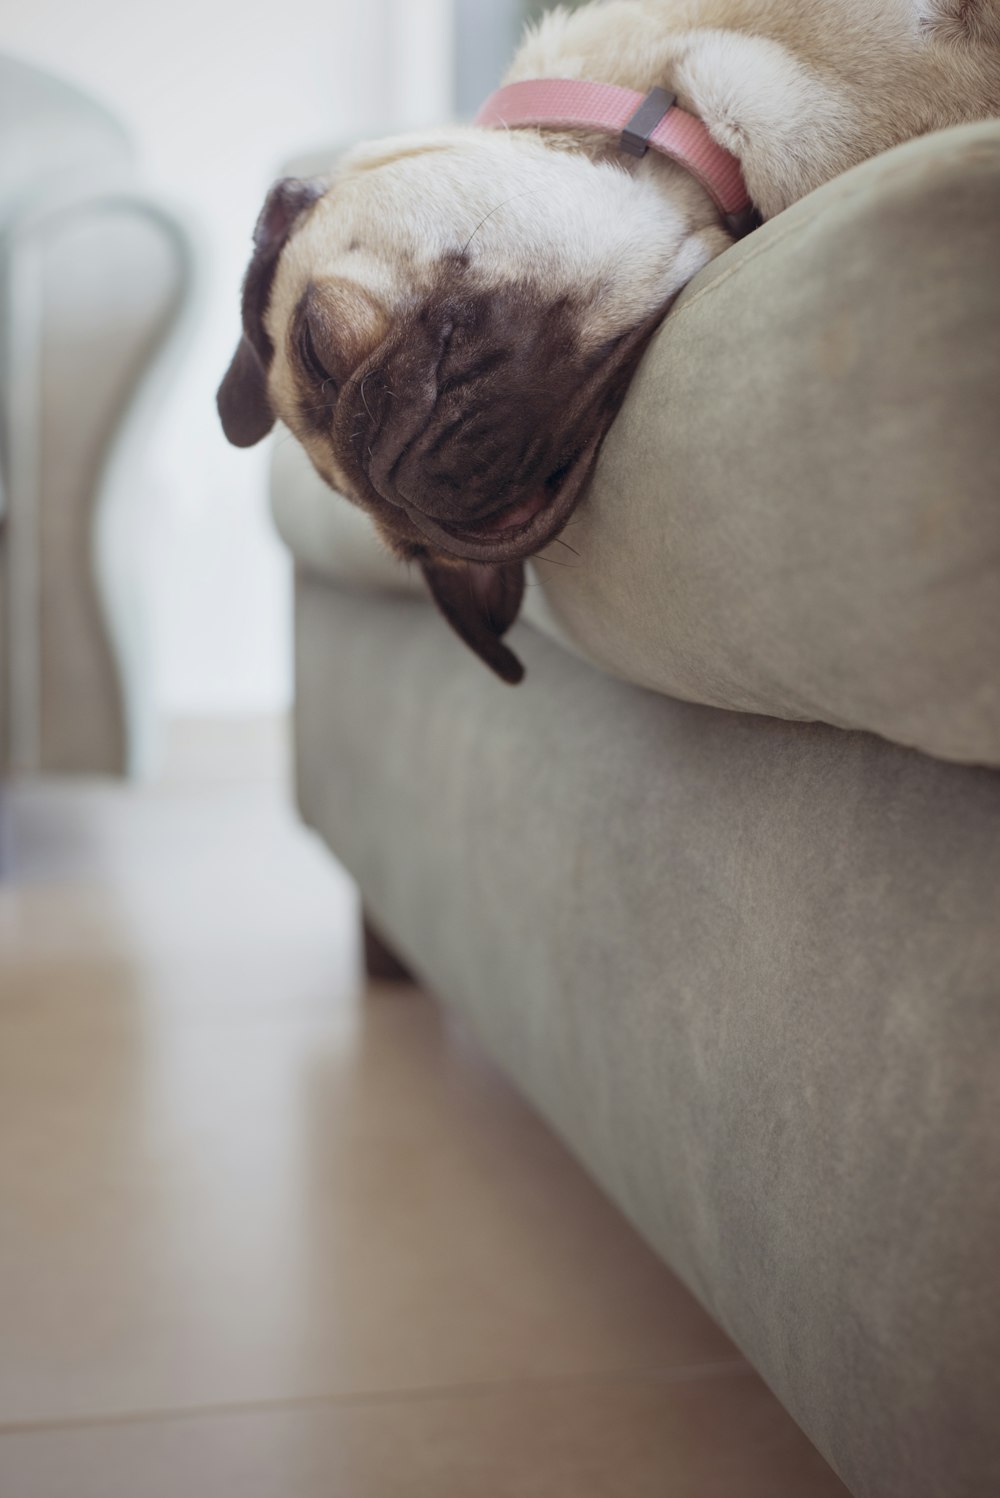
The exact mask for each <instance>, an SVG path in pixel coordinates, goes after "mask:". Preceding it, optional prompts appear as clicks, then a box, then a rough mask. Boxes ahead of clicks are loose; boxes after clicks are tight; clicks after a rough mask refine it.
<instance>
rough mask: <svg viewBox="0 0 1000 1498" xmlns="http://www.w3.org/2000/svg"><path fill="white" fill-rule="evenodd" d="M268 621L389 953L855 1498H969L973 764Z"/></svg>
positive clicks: (975, 1142) (974, 1341)
mask: <svg viewBox="0 0 1000 1498" xmlns="http://www.w3.org/2000/svg"><path fill="white" fill-rule="evenodd" d="M793 292H794V288H793ZM859 336H862V335H860V334H859ZM297 606H298V623H297V629H298V646H297V661H298V690H297V706H296V714H297V742H298V751H297V752H298V786H299V796H300V802H301V806H302V809H303V812H304V815H305V817H306V819H307V821H309V822H310V823H311V824H312V825H313V826H315V827H316V828H318V829H319V830H320V831H321V832H322V834H323V835H324V837H326V838H327V840H328V841H329V843H330V845H331V846H332V848H333V849H334V851H335V852H336V854H337V855H338V856H339V857H340V858H341V859H342V860H343V861H344V862H345V863H346V864H347V866H348V868H350V870H351V871H352V873H353V874H355V875H356V877H357V878H358V880H359V882H360V884H361V887H362V890H363V892H364V896H365V899H366V901H367V902H368V903H369V905H370V908H371V910H372V912H373V914H374V916H375V917H376V919H377V920H378V921H379V922H380V924H381V925H382V927H383V928H384V929H385V931H386V932H387V933H388V934H390V936H391V937H392V939H393V940H394V941H395V942H396V943H397V944H398V946H399V948H400V950H401V952H402V953H403V955H404V956H405V957H406V958H407V959H408V960H409V961H410V962H411V963H412V965H413V966H414V968H415V970H416V971H418V972H419V973H420V974H421V975H422V976H423V977H425V978H426V979H427V981H428V982H429V983H430V984H431V985H432V986H433V988H434V989H435V990H436V992H437V993H439V994H440V995H441V996H442V997H443V998H445V999H446V1000H448V1001H450V1002H451V1003H452V1004H454V1005H455V1006H457V1007H458V1008H460V1009H461V1010H462V1012H463V1013H464V1014H466V1015H467V1016H468V1017H469V1018H470V1019H471V1021H472V1022H473V1023H474V1025H475V1027H476V1028H477V1030H478V1032H479V1033H480V1035H481V1036H482V1037H484V1039H485V1040H486V1042H487V1043H488V1045H489V1046H490V1047H491V1049H492V1050H493V1052H494V1054H495V1055H496V1056H497V1057H498V1058H499V1060H500V1061H501V1063H502V1064H503V1065H504V1066H505V1067H506V1068H507V1069H508V1070H509V1071H510V1072H511V1074H512V1075H513V1076H514V1077H515V1078H516V1080H517V1082H518V1085H519V1086H520V1087H521V1088H522V1089H524V1090H525V1091H526V1092H527V1094H528V1095H529V1096H530V1097H531V1098H532V1099H533V1100H534V1102H535V1103H536V1104H537V1106H538V1107H539V1108H540V1109H541V1110H542V1111H543V1112H544V1113H545V1114H546V1115H547V1117H548V1118H549V1119H550V1120H551V1121H552V1123H553V1124H554V1125H555V1126H556V1128H557V1129H558V1130H559V1131H560V1132H561V1133H562V1135H563V1136H564V1137H565V1138H566V1139H567V1140H568V1141H569V1143H570V1144H571V1146H572V1148H573V1149H574V1150H575V1151H576V1152H577V1154H578V1155H579V1156H580V1157H581V1158H582V1159H583V1160H584V1162H585V1163H586V1164H587V1165H588V1167H589V1168H590V1169H591V1170H592V1171H593V1173H594V1174H595V1176H596V1177H597V1178H598V1179H599V1180H600V1181H601V1182H602V1183H603V1185H604V1186H605V1187H606V1189H607V1190H608V1191H609V1192H610V1193H611V1195H612V1196H614V1197H615V1198H616V1199H617V1201H618V1202H619V1203H620V1204H621V1206H622V1207H623V1208H624V1210H625V1211H626V1212H627V1213H628V1214H629V1216H630V1217H631V1218H632V1219H633V1220H634V1222H635V1223H636V1224H637V1225H638V1226H639V1228H640V1229H641V1230H642V1232H643V1233H645V1234H646V1235H647V1236H648V1237H649V1239H650V1240H651V1241H652V1243H653V1244H654V1245H655V1246H656V1247H657V1248H658V1249H659V1250H660V1251H661V1252H662V1253H663V1255H664V1256H665V1258H666V1259H667V1260H668V1261H669V1262H670V1263H671V1264H672V1265H673V1267H674V1268H675V1269H676V1270H677V1271H678V1272H679V1273H680V1274H681V1275H682V1276H683V1278H684V1279H685V1280H686V1281H687V1283H688V1284H689V1285H690V1286H691V1288H692V1289H693V1290H694V1291H695V1292H696V1293H697V1294H698V1295H699V1296H700V1298H701V1299H702V1300H703V1302H704V1303H705V1305H706V1306H707V1307H708V1308H709V1310H710V1311H711V1312H712V1314H713V1315H714V1316H715V1317H716V1318H717V1319H718V1320H719V1321H720V1322H721V1324H722V1325H723V1326H724V1327H725V1328H726V1330H727V1331H728V1332H729V1333H730V1334H731V1335H732V1336H733V1337H734V1339H735V1340H736V1342H737V1343H738V1344H739V1345H740V1346H741V1348H742V1349H743V1350H744V1351H745V1352H746V1353H747V1355H748V1356H749V1357H750V1358H751V1359H752V1360H753V1362H754V1363H755V1364H756V1366H757V1367H758V1368H759V1369H760V1370H761V1372H762V1373H763V1375H764V1376H765V1378H766V1379H767V1380H768V1381H769V1383H770V1384H771V1385H772V1386H773V1388H774V1389H775V1390H776V1392H777V1393H778V1395H779V1396H780V1398H781V1399H782V1400H783V1401H784V1403H785V1404H786V1405H787V1407H788V1408H789V1410H790V1411H791V1412H792V1414H793V1415H794V1416H795V1417H796V1418H797V1419H798V1420H799V1422H800V1423H801V1424H802V1426H803V1427H804V1429H805V1430H806V1432H807V1433H808V1434H809V1435H810V1436H811V1438H812V1439H813V1440H814V1441H815V1442H816V1444H817V1445H818V1446H819V1448H820V1450H822V1451H823V1452H824V1453H825V1454H826V1456H827V1457H828V1459H829V1460H830V1461H831V1462H832V1463H833V1465H834V1466H835V1467H836V1468H837V1470H838V1471H839V1472H840V1473H841V1475H842V1476H843V1478H844V1479H845V1481H846V1482H847V1483H848V1485H849V1486H850V1487H851V1489H852V1491H853V1492H854V1493H856V1494H858V1495H861V1498H943V1495H945V1494H947V1495H948V1498H995V1495H996V1493H997V1492H1000V1422H998V1421H997V1409H998V1408H1000V1276H998V1274H997V1267H996V1266H997V1244H998V1243H1000V1168H998V1167H1000V1158H998V1156H1000V1131H998V1128H997V1119H998V1116H1000V977H998V974H1000V775H998V774H996V773H995V772H992V771H989V770H983V769H975V768H968V767H960V766H955V765H948V764H943V763H941V762H939V761H937V760H934V759H931V758H928V757H925V756H923V755H921V754H918V753H915V752H913V751H911V750H905V749H901V748H898V747H895V746H893V745H890V744H888V743H886V742H884V741H883V740H881V739H879V738H877V737H874V736H871V735H868V734H861V733H842V732H839V731H837V730H835V729H830V728H827V727H824V726H820V725H802V724H791V723H783V722H779V721H777V720H776V719H773V718H763V717H749V716H742V715H734V714H731V713H724V712H718V711H714V710H712V709H710V708H706V707H700V706H692V705H689V704H685V703H680V702H675V701H672V700H670V699H669V698H666V697H663V696H660V695H657V694H654V693H650V692H645V691H641V690H637V689H636V688H634V687H632V686H629V685H626V684H624V683H622V682H619V681H616V680H614V679H613V678H611V677H610V676H607V675H605V674H604V673H601V672H598V671H594V670H592V669H591V668H590V667H588V666H587V665H585V664H583V663H582V662H580V661H578V660H574V659H573V658H571V657H570V656H568V655H567V654H566V653H565V652H563V651H562V650H560V649H559V648H558V647H557V646H555V645H554V644H552V643H550V642H548V641H546V640H545V639H543V638H542V637H541V636H540V635H538V634H537V633H536V632H535V631H533V630H531V629H528V628H526V627H523V626H521V627H519V628H518V629H517V631H516V648H517V649H518V650H519V651H523V653H524V656H525V658H526V661H527V663H528V668H529V670H528V678H527V681H526V683H525V685H524V686H523V687H521V688H519V689H518V690H517V691H511V690H510V689H509V688H505V687H503V686H501V685H500V684H499V683H497V682H496V681H494V680H493V679H492V678H491V677H490V676H489V675H488V674H487V673H486V672H485V671H483V669H482V667H481V665H480V664H479V663H478V662H477V661H476V660H474V659H473V658H472V656H471V655H468V654H467V653H466V652H465V651H464V650H463V648H462V647H461V645H460V644H459V643H458V642H457V640H455V639H453V638H452V637H451V636H450V635H449V634H448V633H447V632H446V631H444V630H443V629H442V628H441V627H440V621H439V620H438V619H437V618H436V617H435V616H434V615H433V614H432V613H431V611H430V610H428V609H427V608H425V607H424V606H423V605H422V604H421V603H420V602H418V601H415V600H412V599H407V598H405V597H392V596H389V595H385V594H382V595H377V594H372V593H366V592H363V591H360V592H353V593H352V592H349V591H347V590H344V589H341V588H338V587H336V586H333V585H331V584H330V583H328V582H326V581H323V580H320V579H318V578H317V577H315V576H311V575H309V574H308V573H306V572H305V571H301V572H300V577H299V586H298V605H297Z"/></svg>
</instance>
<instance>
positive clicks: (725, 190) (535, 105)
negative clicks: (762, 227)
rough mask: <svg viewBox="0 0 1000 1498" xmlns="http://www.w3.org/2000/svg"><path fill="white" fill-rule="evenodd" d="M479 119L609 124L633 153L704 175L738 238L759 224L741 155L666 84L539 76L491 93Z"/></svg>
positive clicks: (511, 123)
mask: <svg viewBox="0 0 1000 1498" xmlns="http://www.w3.org/2000/svg"><path fill="white" fill-rule="evenodd" d="M476 124H477V125H488V126H508V127H510V126H530V125H546V126H555V127H561V128H564V129H566V128H572V129H584V130H604V131H607V132H608V134H609V135H620V136H621V141H620V145H621V149H622V150H623V151H626V152H628V153H629V155H632V156H644V155H645V154H646V151H647V150H648V149H649V147H650V146H652V148H653V150H654V151H660V152H661V153H662V154H663V155H664V156H667V157H669V158H670V160H671V161H675V162H676V163H677V165H678V166H682V167H684V169H685V170H686V171H688V172H690V173H691V175H692V177H696V178H697V180H698V181H699V182H700V183H701V185H702V187H703V188H704V189H705V191H706V192H707V193H709V194H710V195H711V197H712V198H713V200H714V202H715V203H716V205H717V207H718V209H719V212H720V213H721V214H722V216H723V218H724V219H725V221H726V225H727V227H728V228H729V229H730V230H731V232H732V233H734V234H735V235H737V237H741V236H742V235H744V234H747V233H749V231H750V229H751V228H753V227H754V224H755V222H756V220H755V218H754V210H753V205H752V203H751V201H750V194H749V192H748V191H747V185H746V182H745V181H744V180H743V168H742V167H741V165H740V163H739V161H737V159H736V157H735V156H733V155H731V154H730V152H729V151H727V150H725V149H724V148H723V147H722V146H720V145H719V144H718V142H717V141H715V140H713V139H712V137H711V135H709V133H708V129H707V127H706V126H705V125H704V124H703V123H702V121H701V120H699V119H696V118H695V116H694V115H693V114H688V113H687V112H686V110H683V109H680V108H679V107H678V105H677V101H676V98H675V96H674V95H673V94H670V93H667V91H666V89H662V88H654V89H653V90H652V92H651V93H649V94H646V95H643V94H639V93H635V92H634V91H633V90H632V89H630V88H616V87H615V86H614V85H613V84H610V83H585V82H577V81H575V80H573V79H568V78H533V79H530V80H529V81H527V82H525V83H509V84H508V85H507V87H506V88H501V89H498V90H497V92H496V93H495V94H491V95H490V97H489V98H488V99H487V101H486V103H485V104H484V105H483V107H482V109H481V110H480V111H479V113H478V115H477V116H476Z"/></svg>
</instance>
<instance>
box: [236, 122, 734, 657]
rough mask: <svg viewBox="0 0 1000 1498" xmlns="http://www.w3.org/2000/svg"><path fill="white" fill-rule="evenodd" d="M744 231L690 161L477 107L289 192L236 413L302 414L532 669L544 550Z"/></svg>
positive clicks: (415, 552)
mask: <svg viewBox="0 0 1000 1498" xmlns="http://www.w3.org/2000/svg"><path fill="white" fill-rule="evenodd" d="M729 242H730V241H729V238H728V236H727V235H726V234H725V232H724V231H723V230H722V229H721V227H720V225H719V223H718V219H717V216H716V214H715V211H714V209H713V207H712V205H711V203H710V201H709V199H708V198H707V196H706V195H705V194H704V193H703V191H702V190H701V188H699V187H698V186H697V184H696V183H694V182H693V180H692V179H691V178H690V177H689V176H688V175H687V174H686V173H683V172H681V171H679V170H678V169H676V168H673V167H671V166H670V164H669V163H666V162H657V163H656V165H655V167H652V166H650V165H647V164H646V163H641V164H638V165H637V164H634V163H631V162H630V163H629V164H628V165H626V164H622V162H620V161H619V160H618V159H617V158H616V157H615V158H612V157H611V156H610V155H609V156H608V158H606V159H601V158H594V157H592V156H590V155H585V154H584V153H583V152H582V151H579V150H573V149H568V148H566V146H565V144H563V145H560V144H559V143H553V142H552V141H546V140H543V139H542V138H541V137H540V136H539V135H538V134H536V133H535V132H529V131H511V132H491V131H486V130H477V129H475V128H468V129H456V130H450V131H446V132H440V133H436V134H433V135H428V136H425V137H422V138H420V139H417V140H414V139H408V140H401V141H389V142H384V143H382V144H381V145H376V146H369V147H366V148H364V149H361V150H358V151H355V152H354V153H352V154H351V155H350V156H349V157H347V158H346V159H345V160H344V162H343V163H342V164H341V166H340V168H339V170H338V171H337V173H336V175H335V176H334V177H333V178H332V179H331V180H330V181H328V182H322V183H320V182H303V181H297V180H292V179H288V180H285V181H283V182H279V183H277V184H276V186H275V187H273V188H272V189H271V192H270V194H269V195H268V198H267V201H266V203H265V205H264V208H263V211H262V213H261V215H260V218H259V220H258V223H257V228H256V231H255V234H254V254H253V259H252V260H251V263H250V267H249V270H248V271H247V275H246V279H245V282H244V287H243V337H242V340H241V342H240V344H239V347H238V348H237V351H236V354H235V356H234V358H233V361H232V364H231V365H230V368H229V371H228V373H227V374H226V376H225V379H224V380H223V382H222V386H221V388H220V390H219V411H220V414H221V417H222V425H223V428H224V430H225V433H226V435H227V437H228V438H229V440H230V441H231V442H233V443H235V444H236V445H237V446H241V447H247V446H251V445H253V444H254V443H256V442H259V441H260V440H261V438H263V437H264V436H265V435H266V434H267V433H268V432H269V431H270V429H271V427H272V425H273V423H274V421H275V419H276V418H280V419H281V420H282V421H283V422H284V423H285V424H286V425H287V426H288V427H289V428H290V429H291V430H292V432H293V433H294V434H295V435H296V437H297V438H298V439H299V441H300V442H301V443H302V445H303V446H304V448H305V449H306V451H307V453H308V454H309V457H310V458H311V460H312V462H313V465H314V466H315V468H316V469H317V471H318V472H319V474H320V475H321V477H322V478H323V479H325V480H326V482H327V483H328V484H329V485H330V486H331V487H332V488H333V489H335V490H338V491H339V492H340V493H342V494H344V495H346V496H347V497H348V498H349V499H352V500H353V501H354V502H355V503H356V504H358V505H360V506H361V507H362V508H363V509H365V510H367V511H368V512H369V513H370V514H371V516H372V517H373V519H374V521H375V524H376V527H377V529H378V530H379V532H380V533H381V535H382V536H383V537H384V539H385V540H386V542H387V543H388V544H389V546H390V547H391V548H392V549H393V550H394V551H395V552H396V553H397V554H398V555H399V556H401V557H404V558H408V559H412V560H414V561H416V562H418V563H419V565H420V566H421V568H422V569H423V572H424V575H425V576H426V578H427V582H428V584H429V586H430V589H431V592H432V593H433V595H434V597H435V599H436V601H437V603H438V605H439V607H440V609H441V611H442V612H443V613H444V615H445V617H446V618H447V619H448V620H449V622H450V623H451V624H452V625H453V627H454V628H455V630H456V631H457V632H458V634H459V635H460V636H461V637H462V638H463V639H464V640H465V641H466V643H467V644H468V645H470V646H471V647H472V649H473V650H475V651H476V653H477V654H478V655H480V656H481V657H482V659H483V660H484V661H485V662H486V664H487V665H489V666H490V667H491V668H492V669H493V670H494V671H495V672H496V673H497V674H498V675H499V676H500V677H502V678H503V679H504V680H505V681H509V682H516V681H518V680H520V678H521V676H522V674H523V671H522V668H521V665H520V662H519V661H518V660H517V658H516V657H515V656H514V655H513V653H512V652H511V651H510V649H509V648H508V647H507V646H506V645H505V644H504V643H503V640H502V636H503V635H504V633H505V632H506V630H507V629H508V628H509V626H510V625H511V624H512V623H513V620H514V618H515V617H516V615H517V612H518V609H519V607H520V603H521V598H522V594H523V587H524V583H523V564H524V561H525V560H526V559H527V558H528V557H531V556H533V555H536V554H537V553H539V552H540V551H542V549H543V548H544V547H545V546H546V545H547V544H548V543H549V542H550V541H552V540H553V539H554V538H555V537H556V536H557V535H558V534H559V532H560V531H561V530H562V529H563V527H564V526H565V524H566V522H567V521H568V519H569V518H570V515H571V514H572V512H573V510H574V508H575V506H576V505H577V503H578V502H579V500H580V498H581V496H582V495H583V493H584V491H585V488H586V486H587V482H588V480H589V478H590V475H591V473H592V472H593V469H594V465H595V463H596V461H597V457H598V454H599V452H600V449H601V445H602V443H603V441H604V438H605V436H606V435H607V432H608V430H609V428H610V426H611V424H612V422H613V420H614V418H615V416H616V414H617V412H618V410H619V408H620V406H621V403H622V400H623V398H624V396H625V392H626V390H627V388H628V384H629V381H630V379H631V377H632V375H633V374H634V372H635V369H636V367H637V365H638V363H639V361H640V359H641V357H642V354H643V351H644V350H645V348H646V346H647V344H648V342H649V340H650V338H651V337H652V335H653V333H654V332H655V330H656V328H657V327H658V326H659V323H660V322H661V320H662V318H663V316H664V313H665V311H666V309H667V308H668V307H669V305H670V302H671V301H672V299H673V298H674V296H675V295H676V294H677V292H678V291H679V290H680V289H681V287H683V286H684V285H685V284H686V282H687V281H688V280H690V279H691V277H692V276H693V275H694V274H695V273H696V271H698V270H699V269H700V268H701V266H702V265H704V264H705V263H707V261H708V260H710V259H712V258H713V257H714V256H715V255H716V254H718V253H720V251H721V250H722V249H724V248H725V247H726V245H727V244H728V243H729Z"/></svg>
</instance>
